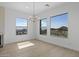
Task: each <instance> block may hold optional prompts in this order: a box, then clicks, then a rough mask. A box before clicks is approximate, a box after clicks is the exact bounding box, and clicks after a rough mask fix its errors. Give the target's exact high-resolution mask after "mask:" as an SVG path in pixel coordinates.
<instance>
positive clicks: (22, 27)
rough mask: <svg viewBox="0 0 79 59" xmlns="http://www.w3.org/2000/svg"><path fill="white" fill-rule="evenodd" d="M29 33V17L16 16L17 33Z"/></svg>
mask: <svg viewBox="0 0 79 59" xmlns="http://www.w3.org/2000/svg"><path fill="white" fill-rule="evenodd" d="M24 34H27V19H25V18H16V35H24Z"/></svg>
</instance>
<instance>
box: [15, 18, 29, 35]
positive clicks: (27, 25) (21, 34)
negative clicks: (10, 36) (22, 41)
mask: <svg viewBox="0 0 79 59" xmlns="http://www.w3.org/2000/svg"><path fill="white" fill-rule="evenodd" d="M16 18H20V19H26V20H27V33H26V34H21V35H27V34H28V19H27V18H23V17H16ZM16 35H17V34H16Z"/></svg>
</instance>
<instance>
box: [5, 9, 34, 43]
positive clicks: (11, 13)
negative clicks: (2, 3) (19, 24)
mask: <svg viewBox="0 0 79 59" xmlns="http://www.w3.org/2000/svg"><path fill="white" fill-rule="evenodd" d="M28 16H29V15H27V14H25V13H22V12H19V11H16V10H12V9H9V8H8V9H7V8H5V35H4V44H7V43H12V42H17V41H23V40H29V39H33V38H34V36H33V35H34V34H33V22H32V21H28V34H26V35H16V18H17V17H21V18H28Z"/></svg>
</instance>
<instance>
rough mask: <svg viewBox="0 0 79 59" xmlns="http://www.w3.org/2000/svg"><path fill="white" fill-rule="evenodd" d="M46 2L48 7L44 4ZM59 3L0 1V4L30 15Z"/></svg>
mask: <svg viewBox="0 0 79 59" xmlns="http://www.w3.org/2000/svg"><path fill="white" fill-rule="evenodd" d="M46 4H49V7H48V6H45V5H46ZM59 4H61V2H0V6H3V7H6V8H11V9H14V10H18V11H21V12H24V13H27V14H30V15H33V13H34V14H35V15H37V14H39V13H41V12H43V11H45V10H48V9H50V8H53V7H55V6H57V5H59Z"/></svg>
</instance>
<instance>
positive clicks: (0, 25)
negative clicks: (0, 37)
mask: <svg viewBox="0 0 79 59" xmlns="http://www.w3.org/2000/svg"><path fill="white" fill-rule="evenodd" d="M4 11H5V10H4V8H3V7H0V33H1V34H3V33H4V17H5V14H4Z"/></svg>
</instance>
